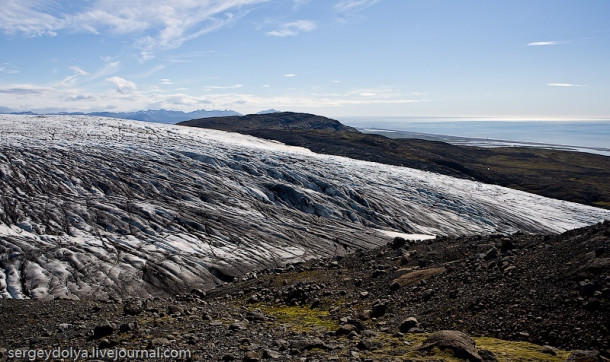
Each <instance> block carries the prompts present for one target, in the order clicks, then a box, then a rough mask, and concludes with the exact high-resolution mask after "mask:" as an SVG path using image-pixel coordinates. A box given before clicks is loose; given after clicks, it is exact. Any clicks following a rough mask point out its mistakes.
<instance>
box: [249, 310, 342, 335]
mask: <svg viewBox="0 0 610 362" xmlns="http://www.w3.org/2000/svg"><path fill="white" fill-rule="evenodd" d="M250 308H251V309H258V310H259V311H260V312H261V313H263V314H266V315H270V316H273V317H275V318H276V321H274V322H272V323H273V324H276V323H279V324H283V325H290V326H292V328H293V329H295V330H299V331H308V330H314V329H316V328H321V327H324V328H326V329H327V330H335V329H337V328H339V325H338V324H337V322H335V321H334V320H332V319H330V317H329V313H328V311H325V310H321V309H317V308H310V307H309V306H305V307H303V306H290V307H289V306H277V305H274V306H269V305H265V304H258V305H252V306H250Z"/></svg>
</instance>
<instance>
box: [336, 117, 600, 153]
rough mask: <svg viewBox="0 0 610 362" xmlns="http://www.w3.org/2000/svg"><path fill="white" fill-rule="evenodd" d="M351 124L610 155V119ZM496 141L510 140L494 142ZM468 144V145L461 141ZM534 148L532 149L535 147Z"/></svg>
mask: <svg viewBox="0 0 610 362" xmlns="http://www.w3.org/2000/svg"><path fill="white" fill-rule="evenodd" d="M341 121H342V122H344V123H345V124H347V125H350V126H353V127H358V128H374V129H384V130H396V131H405V132H414V133H426V134H431V135H444V136H454V137H464V138H473V139H478V140H472V142H471V144H473V145H474V144H476V145H481V143H482V141H485V140H489V144H490V145H497V146H502V145H507V144H508V143H516V144H515V145H520V144H519V143H532V145H533V146H535V144H540V146H544V145H558V146H571V147H566V149H574V150H579V151H585V152H593V153H599V154H604V155H607V156H610V120H599V121H584V120H583V121H579V120H573V121H564V120H562V121H553V120H551V121H527V120H519V121H506V120H501V121H500V120H484V119H481V120H472V119H467V118H460V119H458V118H436V117H426V118H410V117H406V118H394V117H388V118H374V117H371V118H364V117H358V118H355V117H354V118H345V119H341ZM492 140H502V141H509V142H506V143H504V144H503V143H497V142H496V143H494V142H491V141H492ZM461 144H465V142H461ZM532 145H530V146H532Z"/></svg>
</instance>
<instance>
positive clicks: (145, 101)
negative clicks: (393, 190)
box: [0, 0, 610, 119]
mask: <svg viewBox="0 0 610 362" xmlns="http://www.w3.org/2000/svg"><path fill="white" fill-rule="evenodd" d="M0 4H1V6H2V11H1V12H0V49H1V51H0V107H7V108H10V109H13V110H41V111H50V110H54V111H132V110H140V109H159V108H165V109H173V110H182V111H192V110H196V109H207V110H211V109H232V110H236V111H238V112H241V113H251V112H257V111H260V110H263V109H267V108H275V109H279V110H291V111H304V112H311V113H316V114H322V115H326V116H333V117H341V116H442V117H475V116H478V117H517V118H518V117H522V118H552V119H563V118H568V119H588V118H606V119H610V65H609V64H610V1H608V0H578V1H576V0H569V1H568V0H536V1H532V0H527V1H524V0H493V1H491V0H171V1H170V0H129V1H124V0H123V1H117V0H80V1H59V0H0Z"/></svg>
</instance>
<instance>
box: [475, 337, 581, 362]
mask: <svg viewBox="0 0 610 362" xmlns="http://www.w3.org/2000/svg"><path fill="white" fill-rule="evenodd" d="M474 340H475V342H476V343H477V348H478V349H487V350H490V351H492V352H493V353H494V354H495V355H496V358H497V359H498V361H564V360H565V359H566V358H567V357H568V355H569V354H570V352H569V351H561V350H557V355H556V356H551V355H549V354H545V353H542V348H543V347H542V346H539V345H536V344H532V343H527V342H513V341H505V340H501V339H496V338H488V337H478V338H474Z"/></svg>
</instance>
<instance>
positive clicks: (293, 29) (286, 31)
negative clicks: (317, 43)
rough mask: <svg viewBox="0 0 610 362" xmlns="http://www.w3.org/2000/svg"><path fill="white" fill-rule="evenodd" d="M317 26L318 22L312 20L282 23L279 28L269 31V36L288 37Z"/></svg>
mask: <svg viewBox="0 0 610 362" xmlns="http://www.w3.org/2000/svg"><path fill="white" fill-rule="evenodd" d="M315 28H316V23H314V22H313V21H310V20H297V21H293V22H290V23H285V24H282V25H280V27H279V28H278V29H277V30H273V31H268V32H266V33H265V34H267V35H269V36H277V37H281V38H283V37H286V36H294V35H298V34H300V33H303V32H310V31H312V30H314V29H315Z"/></svg>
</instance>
